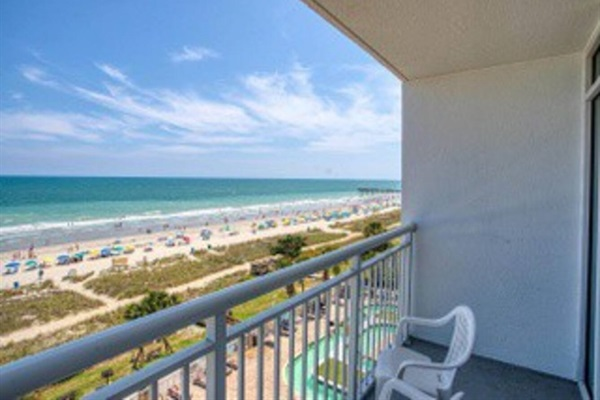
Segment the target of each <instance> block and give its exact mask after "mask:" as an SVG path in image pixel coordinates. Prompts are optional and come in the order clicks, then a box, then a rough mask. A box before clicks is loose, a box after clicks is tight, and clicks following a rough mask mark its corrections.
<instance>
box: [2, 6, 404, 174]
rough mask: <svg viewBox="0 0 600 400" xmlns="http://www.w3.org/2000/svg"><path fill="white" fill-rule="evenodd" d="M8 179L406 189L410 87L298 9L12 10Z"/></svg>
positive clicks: (5, 106)
mask: <svg viewBox="0 0 600 400" xmlns="http://www.w3.org/2000/svg"><path fill="white" fill-rule="evenodd" d="M0 52H1V54H0V55H1V56H0V173H2V174H38V175H39V174H44V175H94V176H108V175H110V176H228V177H304V178H383V179H389V178H392V179H399V177H400V145H401V144H400V136H401V133H400V130H401V103H400V97H401V92H400V90H401V88H400V83H399V81H398V80H396V79H395V78H394V77H393V76H392V75H391V74H390V73H389V72H388V71H386V70H385V69H384V68H383V67H381V66H380V65H379V64H377V63H376V62H375V61H374V60H373V59H372V58H371V57H370V56H368V55H367V54H366V53H365V52H363V51H362V50H361V49H360V48H358V46H356V45H355V44H354V43H352V42H351V41H350V40H349V39H347V38H346V37H344V36H343V35H342V34H340V33H339V32H338V31H337V30H335V29H334V28H333V27H331V26H330V25H329V24H327V23H326V22H325V21H324V20H322V19H321V18H320V17H319V16H318V15H316V14H315V13H314V12H313V11H312V10H310V9H309V8H308V7H307V6H306V5H304V4H303V3H302V2H300V1H299V0H260V1H244V0H239V1H229V0H224V1H199V0H192V1H166V0H164V1H152V0H143V1H142V0H126V1H122V0H106V1H94V2H92V1H81V0H57V1H26V0H3V1H2V2H0Z"/></svg>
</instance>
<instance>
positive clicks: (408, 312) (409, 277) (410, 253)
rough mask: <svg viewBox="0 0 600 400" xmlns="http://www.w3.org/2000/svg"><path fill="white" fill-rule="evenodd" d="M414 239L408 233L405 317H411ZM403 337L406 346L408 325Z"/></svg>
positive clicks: (408, 335) (405, 272)
mask: <svg viewBox="0 0 600 400" xmlns="http://www.w3.org/2000/svg"><path fill="white" fill-rule="evenodd" d="M414 239H415V237H414V233H413V232H410V233H409V234H408V240H409V241H410V245H409V246H408V256H407V261H406V266H405V268H404V269H405V271H404V279H405V283H404V286H405V288H406V296H405V299H404V301H405V302H406V304H405V305H404V309H405V310H406V312H405V315H411V314H412V305H411V300H412V273H413V268H412V264H413V248H414V246H415V241H414ZM402 334H403V336H404V342H405V343H406V344H410V343H411V342H410V332H409V330H408V325H406V324H405V325H404V332H402Z"/></svg>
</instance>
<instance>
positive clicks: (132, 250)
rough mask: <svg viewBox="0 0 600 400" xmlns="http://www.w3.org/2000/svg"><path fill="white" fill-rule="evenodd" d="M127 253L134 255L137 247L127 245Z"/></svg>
mask: <svg viewBox="0 0 600 400" xmlns="http://www.w3.org/2000/svg"><path fill="white" fill-rule="evenodd" d="M124 251H125V253H127V254H129V253H133V252H134V251H135V247H134V246H132V245H127V246H125V250H124Z"/></svg>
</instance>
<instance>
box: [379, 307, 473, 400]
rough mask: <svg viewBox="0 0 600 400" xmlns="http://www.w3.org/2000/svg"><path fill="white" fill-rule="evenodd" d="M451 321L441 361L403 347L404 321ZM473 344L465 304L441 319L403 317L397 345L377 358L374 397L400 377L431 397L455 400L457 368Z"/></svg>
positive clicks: (428, 324)
mask: <svg viewBox="0 0 600 400" xmlns="http://www.w3.org/2000/svg"><path fill="white" fill-rule="evenodd" d="M453 320H454V332H453V334H452V340H451V342H450V347H449V349H448V353H447V354H446V358H445V359H444V361H443V362H442V363H435V362H432V361H431V358H429V357H427V356H425V355H423V354H421V353H418V352H416V351H414V350H410V349H408V348H406V347H403V346H402V341H403V334H402V333H403V332H404V325H405V324H406V325H420V326H425V327H432V328H437V327H441V326H444V325H446V324H448V323H449V322H451V321H453ZM474 344H475V316H474V315H473V311H471V309H470V308H469V307H467V306H464V305H461V306H458V307H456V308H455V309H454V310H452V311H450V313H448V314H447V315H446V316H444V317H442V318H440V319H425V318H416V317H404V318H402V319H401V320H400V323H399V326H398V335H397V337H396V346H395V347H393V348H390V349H387V350H384V351H383V352H382V353H381V354H380V355H379V357H378V359H377V367H376V369H375V379H376V398H377V399H380V397H379V396H380V394H381V393H382V390H383V387H384V385H385V384H386V383H387V382H388V381H389V380H390V379H399V380H401V381H403V382H405V383H407V384H408V385H410V386H413V387H414V388H415V389H417V390H419V391H421V392H423V393H424V394H427V395H429V396H430V397H433V398H434V399H440V400H454V399H451V395H452V384H453V382H454V376H455V375H456V370H457V369H458V368H459V367H461V366H462V365H464V364H465V363H466V362H467V361H468V360H469V357H470V356H471V353H472V351H473V345H474ZM417 398H418V397H417ZM419 400H420V399H419Z"/></svg>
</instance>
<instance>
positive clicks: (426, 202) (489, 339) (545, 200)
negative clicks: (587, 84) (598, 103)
mask: <svg viewBox="0 0 600 400" xmlns="http://www.w3.org/2000/svg"><path fill="white" fill-rule="evenodd" d="M582 70H583V64H582V56H581V55H580V54H575V55H568V56H561V57H555V58H548V59H543V60H537V61H531V62H526V63H519V64H512V65H505V66H499V67H493V68H488V69H483V70H476V71H468V72H463V73H458V74H453V75H446V76H442V77H437V78H432V79H426V80H418V81H411V82H408V83H405V84H404V87H403V150H402V163H403V192H404V193H403V196H404V198H403V204H404V209H405V211H404V219H405V221H414V222H416V223H418V224H419V231H418V233H417V250H416V269H415V285H416V287H415V311H416V313H417V314H419V315H423V316H439V315H442V314H444V313H445V312H447V311H448V310H449V309H451V308H452V307H453V306H454V305H457V304H460V303H464V304H468V305H469V306H471V307H472V308H473V310H474V311H475V314H476V317H477V323H478V335H477V344H476V353H478V354H480V355H483V356H487V357H491V358H494V359H498V360H502V361H506V362H510V363H513V364H517V365H521V366H525V367H530V368H533V369H536V370H540V371H544V372H548V373H551V374H555V375H559V376H563V377H566V378H570V379H575V378H576V374H577V363H578V357H579V354H578V351H579V349H578V345H579V336H580V332H579V326H580V325H579V322H580V321H579V319H580V314H579V304H580V303H579V302H580V296H581V290H582V288H581V273H582V271H581V234H582V232H581V230H582V229H581V219H582V217H581V211H582V179H583V178H582V176H583V175H582V154H583V153H582V146H583V131H582V113H583V111H582V107H583V106H582V95H583V94H582V93H583V89H582ZM420 335H422V336H423V337H425V338H427V339H430V340H434V341H443V340H444V337H443V335H438V334H434V335H432V334H430V333H425V332H420Z"/></svg>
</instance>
